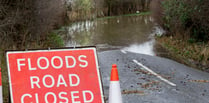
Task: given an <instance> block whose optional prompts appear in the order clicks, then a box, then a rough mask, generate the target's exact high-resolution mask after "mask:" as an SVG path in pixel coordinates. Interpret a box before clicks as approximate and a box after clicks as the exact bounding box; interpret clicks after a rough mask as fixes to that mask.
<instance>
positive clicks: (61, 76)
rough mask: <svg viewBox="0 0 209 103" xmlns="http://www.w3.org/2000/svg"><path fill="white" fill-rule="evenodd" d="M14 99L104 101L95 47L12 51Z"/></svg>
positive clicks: (19, 102) (32, 102)
mask: <svg viewBox="0 0 209 103" xmlns="http://www.w3.org/2000/svg"><path fill="white" fill-rule="evenodd" d="M7 66H8V71H9V80H10V95H11V100H12V103H104V100H103V93H102V86H101V80H100V73H99V69H98V62H97V55H96V49H95V48H93V47H92V48H79V49H55V50H34V51H8V52H7Z"/></svg>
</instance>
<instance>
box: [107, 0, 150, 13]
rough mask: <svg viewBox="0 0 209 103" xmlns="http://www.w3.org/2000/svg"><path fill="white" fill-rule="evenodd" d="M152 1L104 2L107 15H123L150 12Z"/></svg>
mask: <svg viewBox="0 0 209 103" xmlns="http://www.w3.org/2000/svg"><path fill="white" fill-rule="evenodd" d="M150 2H151V0H104V3H105V4H104V7H105V8H107V11H105V13H106V15H108V16H110V15H121V14H130V13H136V11H147V10H149V5H150Z"/></svg>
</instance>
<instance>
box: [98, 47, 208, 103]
mask: <svg viewBox="0 0 209 103" xmlns="http://www.w3.org/2000/svg"><path fill="white" fill-rule="evenodd" d="M98 58H99V66H100V72H101V76H102V81H103V88H104V94H105V97H106V100H107V99H108V98H107V97H108V90H109V76H110V71H111V66H112V64H117V65H118V70H119V78H120V85H121V90H122V96H123V103H209V99H208V98H209V73H205V72H202V71H199V70H196V69H193V68H190V67H187V66H185V65H183V64H179V63H177V62H175V61H172V60H168V59H165V58H161V57H156V56H148V55H143V54H138V53H131V52H127V51H124V50H111V51H103V52H99V53H98ZM141 65H142V66H141ZM145 68H148V69H149V70H147V69H145ZM153 72H154V74H153Z"/></svg>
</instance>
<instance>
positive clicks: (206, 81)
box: [189, 80, 209, 83]
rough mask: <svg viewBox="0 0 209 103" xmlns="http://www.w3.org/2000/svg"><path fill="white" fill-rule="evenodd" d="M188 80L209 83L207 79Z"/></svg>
mask: <svg viewBox="0 0 209 103" xmlns="http://www.w3.org/2000/svg"><path fill="white" fill-rule="evenodd" d="M189 82H198V83H209V80H189Z"/></svg>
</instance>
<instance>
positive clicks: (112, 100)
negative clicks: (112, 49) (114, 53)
mask: <svg viewBox="0 0 209 103" xmlns="http://www.w3.org/2000/svg"><path fill="white" fill-rule="evenodd" d="M110 78H111V79H110V88H109V103H122V96H121V90H120V83H119V77H118V71H117V65H115V64H113V66H112V70H111V77H110Z"/></svg>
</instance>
